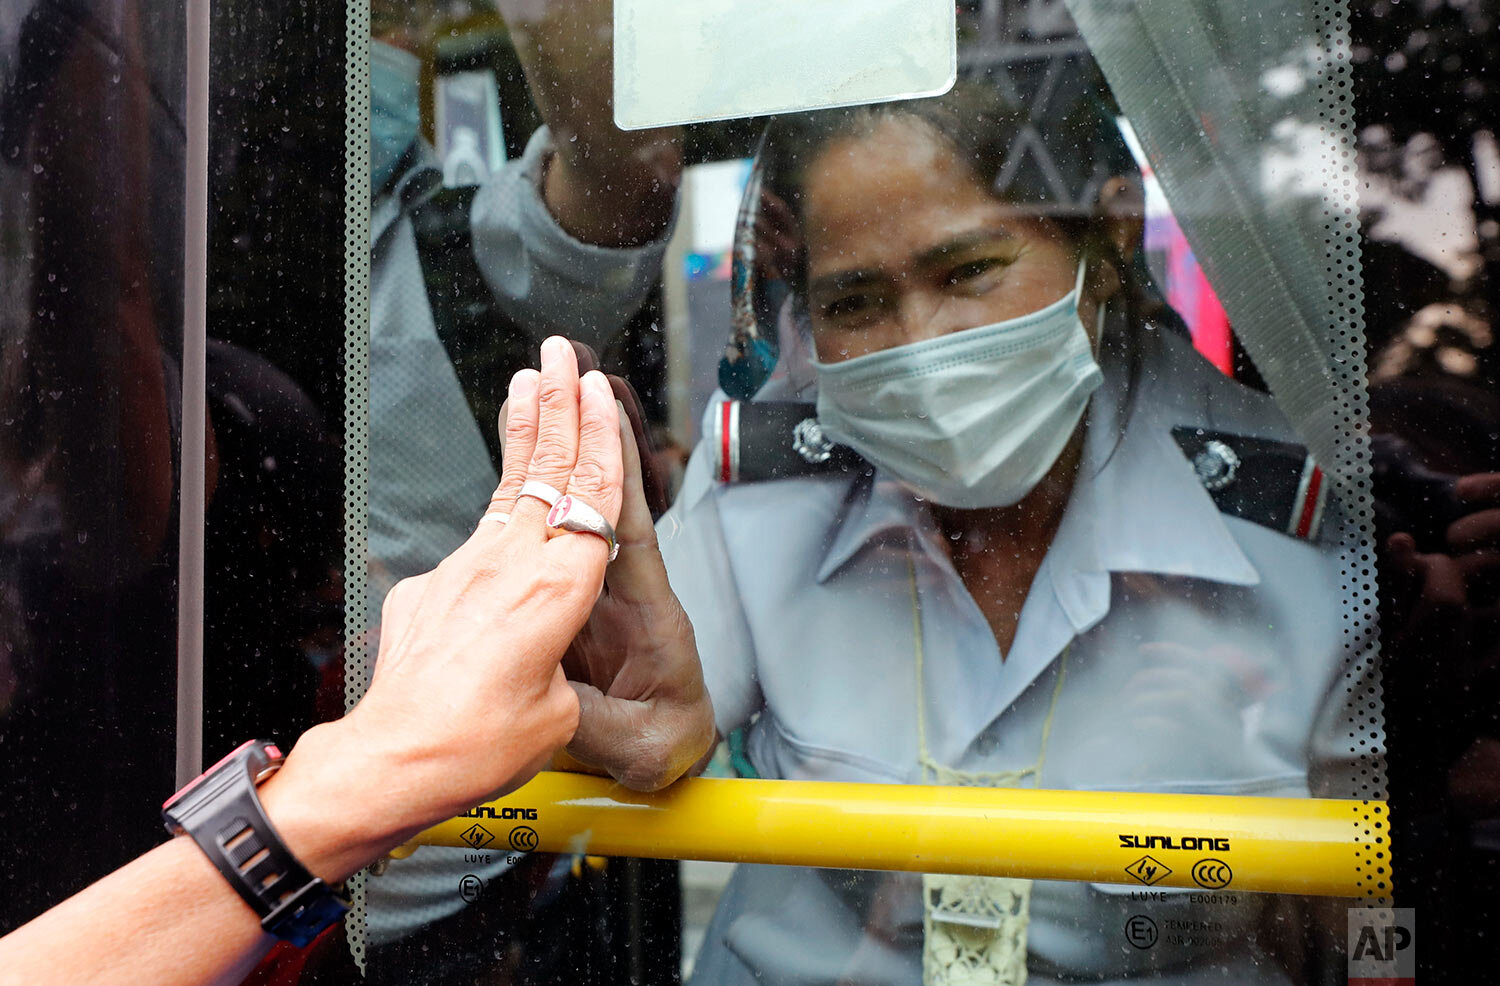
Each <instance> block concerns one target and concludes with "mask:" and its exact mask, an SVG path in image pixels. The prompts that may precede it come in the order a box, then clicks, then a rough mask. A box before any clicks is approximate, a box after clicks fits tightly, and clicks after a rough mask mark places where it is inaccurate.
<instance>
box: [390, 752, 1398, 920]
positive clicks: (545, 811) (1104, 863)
mask: <svg viewBox="0 0 1500 986" xmlns="http://www.w3.org/2000/svg"><path fill="white" fill-rule="evenodd" d="M1386 822H1387V815H1386V806H1385V804H1384V803H1382V802H1378V801H1332V800H1324V799H1315V798H1252V797H1228V796H1221V795H1199V794H1141V793H1114V792H1103V791H1044V790H1031V789H1024V788H1004V789H995V788H955V787H926V786H918V785H885V784H835V783H824V782H813V781H774V780H717V779H709V778H698V779H694V780H686V781H681V782H679V783H678V784H676V785H674V786H673V787H671V788H669V789H667V790H666V791H663V792H661V793H659V794H639V793H637V792H634V791H630V790H628V789H626V788H624V787H621V786H620V785H618V784H616V783H614V782H613V781H611V780H608V779H606V778H600V777H591V776H587V775H583V774H564V773H543V774H539V775H538V776H537V777H536V778H535V779H534V780H532V781H531V783H529V784H527V785H526V786H525V787H523V788H521V789H520V790H519V791H517V792H516V793H514V794H512V795H510V796H509V797H506V798H503V799H501V800H498V801H493V802H490V803H489V804H486V805H482V806H480V807H479V808H476V809H474V810H473V811H471V812H469V813H468V814H467V815H465V816H464V817H461V818H455V819H452V820H450V821H446V822H443V823H442V824H440V825H437V826H434V827H433V828H431V829H429V830H428V831H426V832H424V833H422V834H421V835H420V836H418V837H417V839H416V840H415V842H414V843H413V846H409V847H406V848H407V849H408V850H409V849H411V848H413V847H414V846H415V845H439V846H455V847H463V848H467V849H470V850H472V851H473V852H474V853H476V854H487V855H494V854H504V853H513V852H522V851H528V850H532V849H536V850H540V851H545V852H564V853H569V852H571V853H588V854H591V855H597V856H640V857H649V858H657V859H709V860H722V861H727V862H746V863H779V864H788V865H798V866H825V867H837V868H847V869H875V870H912V871H918V872H930V873H974V874H981V875H988V876H1011V877H1029V878H1032V879H1037V880H1083V881H1088V882H1093V883H1112V884H1125V885H1132V886H1135V887H1137V888H1138V889H1139V890H1140V891H1141V892H1142V893H1145V892H1148V891H1149V890H1150V889H1151V888H1153V887H1157V888H1160V887H1186V888H1193V889H1198V890H1200V891H1203V892H1205V893H1208V892H1220V891H1222V892H1226V893H1233V892H1236V891H1252V892H1270V893H1288V894H1307V895H1315V896H1329V897H1383V896H1386V895H1387V894H1388V893H1389V887H1390V885H1391V880H1390V853H1389V849H1388V842H1387V834H1388V832H1389V828H1388V826H1387V824H1386Z"/></svg>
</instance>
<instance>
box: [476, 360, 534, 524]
mask: <svg viewBox="0 0 1500 986" xmlns="http://www.w3.org/2000/svg"><path fill="white" fill-rule="evenodd" d="M541 380H542V375H541V374H540V373H538V372H537V371H536V370H522V371H520V372H519V373H517V374H516V375H515V376H514V377H512V378H511V381H510V396H509V397H508V398H507V399H506V401H505V406H504V407H502V408H501V410H500V416H501V421H500V433H501V435H502V436H503V438H502V439H501V446H500V447H501V448H502V449H503V450H504V454H503V462H502V465H501V469H500V485H499V486H497V487H496V488H495V495H494V496H492V497H490V505H489V509H487V510H486V511H485V516H486V517H492V516H496V515H505V514H508V513H509V512H510V510H511V508H512V507H513V506H514V505H515V502H516V497H518V496H520V495H521V484H522V483H524V482H526V470H527V469H528V468H529V467H530V466H531V456H532V453H533V452H534V451H535V450H536V429H537V420H538V417H539V415H540V411H541V409H540V406H539V404H538V402H537V395H538V393H539V391H540V388H541Z"/></svg>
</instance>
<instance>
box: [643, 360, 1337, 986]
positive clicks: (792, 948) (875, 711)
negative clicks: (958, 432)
mask: <svg viewBox="0 0 1500 986" xmlns="http://www.w3.org/2000/svg"><path fill="white" fill-rule="evenodd" d="M1140 340H1141V345H1143V346H1144V352H1143V354H1142V355H1143V360H1142V362H1143V372H1142V373H1141V379H1140V380H1139V381H1138V383H1137V394H1136V396H1135V399H1134V406H1133V409H1132V410H1131V412H1130V413H1129V415H1128V417H1127V418H1126V419H1125V426H1124V430H1123V434H1122V433H1121V431H1120V427H1119V421H1120V418H1121V414H1122V411H1123V405H1124V403H1125V399H1124V390H1125V387H1124V381H1125V378H1126V377H1127V375H1128V374H1127V372H1126V369H1125V367H1124V365H1123V359H1121V358H1116V359H1113V360H1109V359H1106V365H1105V380H1106V382H1105V384H1104V386H1103V387H1102V388H1101V390H1100V391H1099V392H1098V393H1097V394H1096V395H1095V397H1094V399H1093V401H1092V402H1091V406H1090V411H1089V416H1088V424H1087V431H1086V435H1085V442H1084V452H1083V460H1082V465H1081V467H1080V470H1079V473H1078V478H1077V481H1076V483H1075V486H1074V490H1073V493H1072V497H1071V500H1070V501H1069V504H1068V506H1067V509H1066V511H1065V514H1064V517H1063V520H1062V523H1061V526H1060V528H1059V530H1058V532H1057V535H1056V537H1055V539H1054V540H1053V543H1052V545H1051V547H1050V549H1049V550H1048V553H1047V555H1046V557H1045V560H1044V561H1043V563H1042V565H1041V568H1040V569H1039V571H1038V572H1037V574H1036V577H1035V579H1034V581H1033V583H1032V585H1031V588H1030V591H1029V593H1028V595H1027V597H1026V601H1025V604H1024V606H1023V608H1022V611H1021V614H1020V620H1019V624H1018V627H1017V630H1016V634H1015V639H1014V642H1013V644H1012V646H1011V648H1010V650H1009V653H1008V654H1006V655H1005V659H1004V660H1003V661H1002V659H1001V654H1000V652H999V649H998V647H997V645H996V641H995V638H994V635H993V633H992V631H991V629H990V627H989V624H988V623H987V621H986V620H985V618H984V616H983V615H982V614H981V612H980V610H979V607H978V606H977V604H976V603H975V602H974V600H973V598H972V597H971V595H970V594H969V592H968V590H967V589H966V588H965V586H964V584H963V583H962V582H961V581H960V579H959V577H958V575H957V573H956V572H955V570H954V568H953V565H952V563H951V561H950V560H949V555H948V552H947V550H946V546H945V545H944V543H943V535H942V534H941V532H940V531H939V530H938V528H937V526H936V524H935V523H934V521H933V519H932V516H931V514H930V513H929V512H928V510H927V509H926V508H925V506H924V505H923V504H921V503H920V502H918V501H917V500H915V499H914V498H913V497H912V496H911V495H910V494H909V493H908V492H906V490H905V489H904V487H902V486H901V485H900V484H899V483H897V482H895V481H893V480H892V479H890V478H889V477H886V476H883V475H881V474H879V473H877V474H876V476H875V477H874V479H873V480H870V479H851V478H848V477H843V478H804V479H793V480H783V481H779V482H771V483H760V484H747V485H742V486H721V485H717V484H716V483H715V482H714V481H713V479H712V477H711V474H710V467H709V464H708V459H709V456H707V455H706V454H703V450H702V449H700V450H699V453H698V454H697V455H695V456H694V459H693V461H692V463H691V464H690V465H689V467H688V472H687V480H686V485H685V488H684V491H683V493H682V495H681V496H680V497H679V499H678V503H677V505H676V506H675V507H674V508H673V509H672V511H671V512H670V513H669V514H668V515H667V516H666V517H664V518H663V519H662V521H661V523H660V524H659V526H658V530H659V532H660V534H661V539H662V550H663V553H664V555H665V557H666V562H667V570H668V574H669V576H670V578H671V582H672V586H673V588H674V589H675V590H676V592H677V594H678V596H679V597H680V598H681V600H682V603H683V605H684V607H686V609H687V612H688V615H689V617H690V618H691V619H692V622H693V627H694V630H695V633H696V637H697V641H698V647H699V653H700V655H701V657H702V660H703V665H704V673H705V675H706V679H707V683H708V687H709V691H710V693H711V695H712V697H713V701H714V706H715V712H716V718H717V722H718V728H719V731H720V732H721V734H724V735H727V734H728V733H729V732H730V731H732V730H735V729H738V728H742V727H747V728H748V737H747V751H748V755H749V758H750V760H751V762H752V764H753V765H754V766H755V768H756V770H757V771H758V772H759V773H760V774H761V775H762V776H765V777H776V778H790V779H806V780H830V781H856V782H867V783H898V784H899V783H918V782H921V781H922V780H923V772H922V769H921V767H920V766H919V761H918V750H919V744H918V736H917V708H916V703H917V701H918V696H919V695H925V697H926V702H927V708H926V723H927V728H926V732H927V736H926V741H927V743H926V745H927V747H928V749H929V750H930V754H931V757H932V759H933V760H936V761H937V762H939V763H941V764H943V765H946V766H950V767H953V768H957V769H960V770H964V771H971V772H1002V771H1012V770H1020V769H1023V768H1026V767H1030V766H1032V765H1034V764H1036V763H1037V762H1038V760H1039V759H1040V757H1041V754H1042V749H1041V742H1042V735H1043V727H1044V724H1045V722H1046V719H1047V716H1048V711H1049V708H1050V707H1051V705H1052V700H1053V695H1054V692H1055V691H1056V693H1057V701H1056V709H1055V713H1054V718H1053V722H1052V729H1051V738H1050V741H1049V743H1048V745H1047V749H1046V751H1045V765H1044V767H1043V769H1042V771H1041V775H1040V779H1039V783H1038V785H1037V786H1040V787H1045V788H1063V789H1102V790H1126V791H1129V790H1138V791H1173V792H1190V793H1211V794H1256V795H1277V796H1290V797H1305V796H1308V795H1309V794H1310V793H1318V794H1321V795H1324V796H1354V795H1356V794H1357V793H1358V792H1357V785H1356V780H1355V779H1356V778H1357V777H1358V774H1359V766H1358V763H1357V762H1356V760H1357V753H1356V752H1352V749H1351V748H1353V749H1356V750H1358V751H1359V752H1364V750H1365V749H1367V748H1365V747H1358V745H1357V743H1355V742H1354V741H1351V739H1350V736H1349V733H1350V729H1349V727H1348V725H1347V722H1348V719H1347V716H1346V715H1345V708H1344V698H1345V695H1346V692H1345V685H1346V682H1345V671H1346V668H1347V667H1348V666H1349V665H1351V664H1352V663H1353V662H1354V660H1355V659H1356V658H1357V657H1358V656H1359V655H1360V652H1361V651H1362V650H1363V648H1364V647H1365V646H1367V644H1366V643H1365V642H1364V641H1362V640H1359V639H1358V638H1357V635H1355V636H1348V635H1346V634H1345V623H1344V600H1343V594H1342V591H1341V588H1340V586H1341V584H1342V583H1341V579H1340V567H1339V559H1338V553H1337V549H1336V547H1335V545H1336V543H1337V538H1338V527H1339V523H1340V522H1339V520H1338V519H1337V518H1336V517H1334V516H1333V513H1334V511H1333V510H1332V508H1330V511H1329V513H1330V516H1329V518H1328V520H1327V521H1326V522H1325V523H1324V533H1323V536H1322V540H1321V541H1320V542H1317V543H1310V542H1307V541H1300V540H1297V539H1294V538H1292V537H1288V536H1286V535H1284V534H1280V533H1277V532H1275V531H1272V530H1270V529H1267V528H1265V527H1262V526H1259V525H1257V524H1254V523H1251V522H1249V521H1245V520H1241V519H1239V518H1236V517H1230V516H1226V515H1224V514H1222V513H1221V512H1220V511H1219V510H1218V509H1217V507H1216V506H1215V504H1214V502H1213V500H1212V499H1211V498H1210V496H1209V494H1208V493H1207V492H1206V491H1205V490H1204V489H1203V487H1202V485H1201V484H1200V482H1199V480H1198V478H1197V476H1196V475H1195V473H1194V470H1193V468H1192V466H1191V464H1190V463H1189V461H1188V460H1187V459H1186V458H1185V457H1184V455H1183V453H1182V452H1181V450H1180V449H1179V448H1178V446H1177V445H1176V443H1175V442H1174V441H1173V439H1172V437H1171V433H1170V429H1171V428H1172V427H1174V426H1181V425H1193V426H1201V427H1204V428H1210V429H1214V430H1218V431H1225V432H1231V433H1235V434H1242V435H1250V436H1259V437H1265V438H1272V439H1277V440H1283V441H1295V437H1294V436H1293V434H1292V433H1291V430H1290V428H1289V426H1288V425H1287V424H1286V422H1285V421H1284V419H1283V418H1282V417H1281V415H1280V414H1279V413H1278V412H1277V411H1276V409H1275V407H1274V405H1273V404H1272V402H1271V401H1270V400H1269V399H1268V398H1266V397H1264V396H1263V395H1260V394H1257V393H1254V392H1252V391H1250V390H1248V389H1246V388H1244V387H1241V386H1240V385H1238V384H1236V383H1234V382H1232V381H1230V380H1229V379H1227V378H1226V377H1224V376H1223V375H1221V374H1219V373H1218V372H1217V371H1215V370H1214V369H1213V368H1212V367H1211V366H1210V365H1209V364H1208V363H1207V362H1205V361H1204V360H1202V359H1201V358H1200V357H1199V356H1198V355H1197V354H1196V353H1194V352H1193V351H1192V350H1191V349H1190V348H1189V347H1188V346H1187V344H1186V343H1185V342H1184V341H1182V340H1180V339H1178V338H1176V337H1175V336H1171V335H1169V334H1166V333H1163V332H1160V331H1155V330H1146V331H1143V332H1142V333H1140ZM1106 348H1107V349H1110V348H1113V347H1106ZM1117 438H1118V443H1117ZM913 573H914V574H915V586H916V593H917V597H918V598H919V600H920V615H921V626H922V645H923V651H924V654H925V657H924V666H925V674H924V680H923V681H922V682H921V687H920V688H919V687H918V682H917V681H916V661H915V651H916V647H915V639H914V627H915V625H916V621H915V619H914V604H913V589H912V586H913ZM1346 640H1347V641H1349V642H1350V643H1351V646H1348V647H1346ZM1065 651H1066V662H1065V666H1066V673H1065V678H1064V680H1063V683H1062V686H1061V689H1060V690H1059V689H1057V684H1058V675H1059V671H1060V669H1061V668H1063V666H1064V662H1063V661H1062V660H1060V658H1062V656H1063V654H1064V652H1065ZM1128 882H1129V877H1127V876H1126V875H1125V874H1124V873H1122V874H1121V882H1120V884H1119V885H1090V884H1070V883H1060V882H1048V883H1037V884H1035V886H1034V888H1033V892H1032V901H1031V926H1030V933H1029V970H1030V977H1031V979H1030V981H1031V982H1033V983H1045V982H1054V981H1065V980H1068V979H1070V977H1080V978H1086V979H1089V980H1090V981H1095V982H1099V981H1103V982H1115V981H1121V980H1124V979H1127V978H1129V977H1131V976H1134V975H1139V974H1142V973H1146V972H1154V973H1156V974H1160V975H1162V976H1163V977H1164V978H1163V979H1162V980H1160V981H1166V982H1180V983H1199V982H1233V983H1282V982H1286V981H1288V980H1287V979H1286V977H1285V974H1284V973H1283V972H1282V971H1281V969H1280V967H1279V966H1277V965H1276V964H1275V963H1274V962H1273V961H1272V960H1271V959H1270V958H1269V957H1268V956H1267V954H1266V952H1265V948H1264V942H1263V941H1262V942H1261V943H1259V944H1257V942H1256V941H1255V940H1254V939H1253V935H1252V930H1253V929H1254V928H1255V927H1257V926H1259V925H1261V924H1262V923H1263V921H1264V918H1265V913H1266V908H1267V907H1268V906H1269V905H1270V904H1271V903H1272V901H1273V899H1272V898H1268V897H1264V896H1256V895H1248V894H1239V895H1238V898H1239V903H1238V904H1237V905H1212V906H1210V905H1203V904H1190V903H1189V902H1188V899H1187V898H1188V897H1189V894H1188V893H1187V892H1185V891H1184V892H1179V891H1172V890H1168V891H1165V896H1166V897H1167V900H1165V901H1155V902H1151V903H1143V902H1141V901H1139V900H1134V899H1132V893H1136V892H1140V891H1144V890H1146V888H1145V887H1143V886H1140V885H1135V886H1133V887H1132V886H1127V885H1125V884H1127V883H1128ZM920 885H921V881H920V877H917V876H903V875H881V874H865V873H851V872H847V871H818V870H812V869H802V868H795V867H766V866H741V867H739V869H738V870H737V871H736V874H735V877H734V878H733V880H732V881H731V883H730V886H729V888H728V890H727V891H726V894H725V897H724V899H723V900H722V902H721V905H720V909H719V911H718V913H717V915H716V916H715V918H714V921H713V924H712V925H711V927H710V928H709V932H708V936H707V938H706V940H705V942H704V946H703V952H702V953H701V955H700V957H699V959H698V964H697V966H696V969H695V974H694V981H695V982H697V983H703V984H713V986H740V984H746V986H748V984H750V983H757V984H759V986H772V984H780V983H831V982H835V981H847V982H857V983H892V984H895V983H901V984H907V986H911V984H917V983H920V982H921V953H922V907H921V901H920ZM1153 889H1158V890H1159V889H1160V888H1153ZM877 897H879V898H881V906H878V907H872V905H873V904H874V903H875V901H876V898H877ZM1138 913H1145V914H1147V915H1150V916H1152V917H1153V918H1154V919H1155V920H1156V921H1157V923H1158V925H1163V922H1166V921H1171V920H1187V919H1191V920H1204V921H1209V922H1214V923H1216V924H1217V925H1218V926H1219V928H1220V930H1219V931H1217V932H1215V933H1214V934H1215V935H1216V936H1217V937H1218V938H1220V939H1222V941H1223V944H1222V945H1221V946H1217V947H1206V948H1205V947H1194V946H1190V945H1182V946H1178V945H1173V944H1172V943H1170V942H1169V941H1168V940H1167V936H1166V935H1165V934H1163V938H1162V941H1161V942H1159V943H1158V944H1157V945H1156V946H1155V947H1154V948H1152V949H1150V950H1138V949H1135V948H1132V947H1129V945H1128V944H1127V942H1126V940H1125V938H1124V937H1123V928H1124V926H1125V923H1126V921H1127V920H1128V919H1129V918H1130V917H1131V916H1132V915H1134V914H1138ZM1163 926H1164V925H1163Z"/></svg>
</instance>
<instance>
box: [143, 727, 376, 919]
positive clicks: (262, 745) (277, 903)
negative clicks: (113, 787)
mask: <svg viewBox="0 0 1500 986" xmlns="http://www.w3.org/2000/svg"><path fill="white" fill-rule="evenodd" d="M284 759H285V758H284V757H283V756H282V754H281V750H279V749H278V748H277V747H276V744H275V743H273V742H271V741H269V740H251V741H249V742H248V743H244V744H242V745H241V746H240V747H239V748H238V749H236V750H235V751H234V752H233V753H231V754H229V756H227V757H225V758H224V759H223V760H220V761H219V762H218V763H216V764H214V765H213V766H212V767H210V768H209V769H208V770H206V771H204V773H203V774H202V775H201V776H199V777H198V778H197V779H196V780H194V781H193V782H192V783H190V784H188V786H187V787H185V788H183V789H182V790H181V791H178V792H177V793H176V794H174V795H172V796H171V797H170V798H168V799H167V802H166V804H164V805H162V806H161V815H162V819H163V820H164V821H165V822H166V824H167V831H169V832H171V833H172V834H173V835H182V834H184V833H185V834H187V835H190V836H192V837H193V841H194V842H196V843H198V847H199V848H200V849H202V850H203V851H204V853H206V854H207V856H208V858H209V859H210V860H212V861H213V864H214V865H215V866H217V867H218V868H219V872H220V873H222V874H223V875H224V879H226V880H228V881H229V885H230V886H232V887H234V889H235V890H236V891H238V893H239V895H240V896H241V897H243V898H244V899H245V903H247V904H249V905H250V907H251V908H252V909H253V910H254V911H255V913H256V914H258V915H259V916H260V926H261V927H262V928H264V929H265V930H266V931H268V932H270V933H271V934H273V935H275V936H276V937H277V938H280V939H282V940H283V941H289V942H291V943H292V944H293V945H297V946H299V947H300V946H304V945H307V944H309V943H310V942H311V941H312V940H313V939H314V938H316V937H318V935H319V934H321V933H322V931H323V930H324V929H325V928H327V927H328V926H329V925H331V924H334V923H335V922H337V921H338V920H339V919H340V918H341V917H343V916H344V914H345V913H346V912H347V911H348V910H349V902H348V901H347V900H346V899H345V898H344V896H343V893H342V887H330V886H329V885H328V884H326V883H324V882H323V881H322V880H320V879H319V878H318V877H316V876H313V875H312V874H311V873H309V872H308V871H307V868H306V867H305V866H303V865H302V864H301V863H300V862H298V861H297V857H295V856H293V855H292V853H291V850H289V849H287V847H286V844H285V843H284V842H282V841H281V836H280V835H278V834H277V833H276V829H275V828H274V827H273V826H272V825H271V820H270V819H268V818H267V817H266V813H265V810H264V809H263V808H262V807H261V804H260V798H259V797H258V796H257V795H256V793H255V788H256V785H258V784H260V783H261V782H262V781H264V780H265V779H266V778H268V777H270V776H271V775H272V774H274V773H276V770H277V768H279V767H280V766H281V763H282V761H283V760H284Z"/></svg>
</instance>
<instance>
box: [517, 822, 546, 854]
mask: <svg viewBox="0 0 1500 986" xmlns="http://www.w3.org/2000/svg"><path fill="white" fill-rule="evenodd" d="M538 841H540V840H539V839H538V838H537V834H536V829H534V828H532V827H531V826H530V825H517V826H516V827H515V828H513V829H511V830H510V847H511V848H512V849H514V850H515V851H516V852H531V851H532V850H533V849H535V848H536V846H537V842H538Z"/></svg>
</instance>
